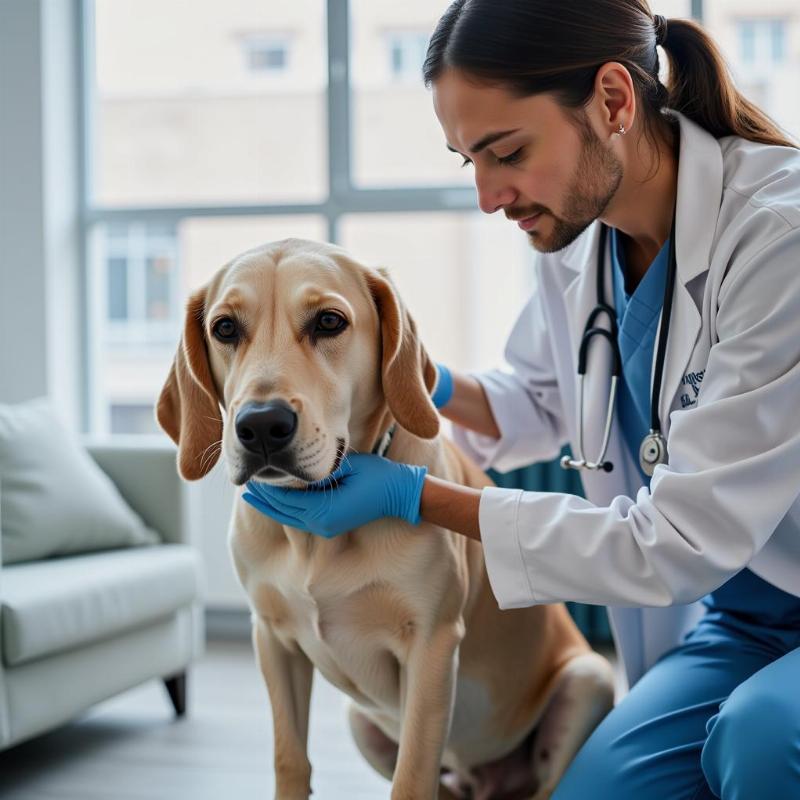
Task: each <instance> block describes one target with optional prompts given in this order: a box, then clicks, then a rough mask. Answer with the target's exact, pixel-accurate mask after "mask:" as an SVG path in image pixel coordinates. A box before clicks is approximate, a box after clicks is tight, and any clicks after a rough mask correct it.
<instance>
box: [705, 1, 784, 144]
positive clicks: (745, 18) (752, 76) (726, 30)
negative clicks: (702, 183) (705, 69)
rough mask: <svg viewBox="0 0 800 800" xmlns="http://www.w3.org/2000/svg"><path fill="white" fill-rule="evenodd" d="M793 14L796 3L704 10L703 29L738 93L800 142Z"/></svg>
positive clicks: (712, 5)
mask: <svg viewBox="0 0 800 800" xmlns="http://www.w3.org/2000/svg"><path fill="white" fill-rule="evenodd" d="M796 9H797V3H796V2H795V0H775V2H771V3H768V4H766V5H765V4H764V3H763V2H761V0H730V2H728V0H726V2H722V0H706V2H705V3H704V4H703V10H704V16H703V24H704V26H705V27H706V29H707V30H708V32H709V33H710V34H711V35H712V36H713V37H714V39H715V41H716V42H717V43H718V44H719V46H720V48H721V49H722V53H723V55H724V57H725V60H726V61H727V63H728V66H729V67H730V69H731V72H732V73H733V77H734V80H735V82H736V86H737V88H738V89H739V91H741V92H742V93H743V94H744V95H745V97H747V98H748V100H751V101H752V102H754V103H755V104H756V105H758V106H759V108H761V109H762V110H763V111H765V112H766V113H767V114H768V115H769V116H770V117H772V119H773V120H775V122H777V123H778V125H779V126H780V127H781V128H783V130H784V131H786V133H788V135H789V136H790V137H793V138H794V139H795V140H797V139H798V137H800V105H799V104H798V103H797V86H798V82H800V59H798V57H797V54H798V52H800V51H798V50H797V45H796V44H792V36H791V35H790V30H791V29H790V28H789V27H788V26H789V24H790V20H791V19H792V18H793V17H795V16H796V13H797V11H796ZM792 48H794V49H793V50H792Z"/></svg>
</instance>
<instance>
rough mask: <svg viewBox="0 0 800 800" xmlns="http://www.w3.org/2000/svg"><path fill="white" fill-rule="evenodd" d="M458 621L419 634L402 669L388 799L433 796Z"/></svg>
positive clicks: (449, 710) (448, 713) (446, 725)
mask: <svg viewBox="0 0 800 800" xmlns="http://www.w3.org/2000/svg"><path fill="white" fill-rule="evenodd" d="M463 636H464V626H463V623H461V622H457V623H451V624H448V625H442V626H440V627H438V628H436V629H435V630H434V631H433V633H432V634H431V635H428V636H423V635H421V634H418V636H417V638H416V640H415V641H414V643H413V644H412V647H411V651H410V653H409V658H408V661H407V662H406V664H405V667H404V668H403V669H402V671H401V697H402V702H403V722H402V731H401V734H400V748H399V751H398V754H397V766H396V767H395V771H394V780H393V782H392V795H391V797H392V800H435V798H436V797H437V796H438V792H439V773H440V765H441V760H442V751H443V750H444V745H445V742H446V740H447V736H448V733H449V731H450V722H451V720H452V716H453V702H454V699H455V698H454V694H455V678H456V671H457V669H458V646H459V644H460V642H461V639H462V638H463Z"/></svg>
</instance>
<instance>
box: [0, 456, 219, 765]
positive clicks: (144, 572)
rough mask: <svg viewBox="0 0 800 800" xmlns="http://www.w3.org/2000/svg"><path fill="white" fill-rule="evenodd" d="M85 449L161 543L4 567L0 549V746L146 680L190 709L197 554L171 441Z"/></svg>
mask: <svg viewBox="0 0 800 800" xmlns="http://www.w3.org/2000/svg"><path fill="white" fill-rule="evenodd" d="M87 449H88V450H89V452H90V454H91V455H92V457H93V458H94V460H95V461H96V462H97V464H98V465H99V466H100V467H101V468H102V470H103V471H104V472H105V473H106V474H107V475H108V476H109V477H110V478H111V479H112V481H113V482H114V484H115V485H116V487H117V488H118V490H119V492H120V493H121V494H122V496H123V497H124V499H125V500H126V501H127V502H128V504H129V505H130V506H131V507H132V508H133V510H134V511H136V512H137V513H138V514H139V516H141V517H142V519H143V520H144V522H145V523H146V524H147V525H148V526H149V527H150V528H152V529H154V530H155V531H157V532H158V533H159V535H160V536H161V537H162V540H163V541H162V542H161V543H159V544H156V545H148V546H141V547H124V548H119V549H115V550H105V551H99V552H91V553H86V554H77V555H70V556H66V557H57V558H46V559H43V560H40V561H32V562H25V563H15V564H11V565H6V566H3V565H2V553H1V552H0V750H2V749H5V748H8V747H10V746H12V745H14V744H17V743H19V742H22V741H24V740H26V739H29V738H31V737H33V736H36V735H37V734H40V733H42V732H44V731H47V730H49V729H51V728H53V727H55V726H58V725H60V724H62V723H64V722H66V721H68V720H70V719H71V718H73V717H75V716H76V715H78V714H79V713H81V712H82V711H84V710H85V709H87V708H88V707H89V706H91V705H92V704H94V703H97V702H99V701H101V700H105V699H106V698H109V697H111V696H113V695H115V694H117V693H118V692H121V691H124V690H125V689H129V688H131V687H133V686H136V685H138V684H140V683H143V682H144V681H147V680H150V679H152V678H159V679H162V680H163V681H164V682H165V684H166V686H167V689H168V691H169V694H170V697H171V699H172V702H173V705H174V707H175V711H176V714H177V715H182V714H183V713H185V710H186V701H185V698H186V672H187V668H188V667H189V665H190V664H191V663H192V661H193V659H195V658H196V657H197V656H198V655H199V654H200V652H201V650H202V642H203V617H202V608H201V604H200V596H201V564H200V558H199V555H198V553H197V552H196V551H195V550H194V549H193V548H192V547H191V546H190V545H189V544H188V542H187V536H186V515H185V512H184V508H183V505H184V500H183V499H182V498H183V497H184V491H183V490H182V486H181V481H180V478H179V477H178V475H177V471H176V468H175V450H174V448H173V447H171V446H169V445H167V444H164V445H163V446H162V445H147V446H144V447H142V446H141V445H138V444H127V445H117V444H114V445H101V444H94V445H89V446H88V447H87ZM1 511H2V509H0V512H1Z"/></svg>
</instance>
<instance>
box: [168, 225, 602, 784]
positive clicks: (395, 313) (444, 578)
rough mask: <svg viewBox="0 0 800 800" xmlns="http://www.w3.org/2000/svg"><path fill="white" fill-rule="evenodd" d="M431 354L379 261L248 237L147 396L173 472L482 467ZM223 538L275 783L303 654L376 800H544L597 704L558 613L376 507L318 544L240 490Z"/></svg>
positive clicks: (235, 475)
mask: <svg viewBox="0 0 800 800" xmlns="http://www.w3.org/2000/svg"><path fill="white" fill-rule="evenodd" d="M435 374H436V373H435V368H434V366H433V365H432V363H431V362H430V360H429V359H428V356H427V355H426V353H425V350H424V349H423V347H422V344H421V343H420V341H419V339H418V337H417V334H416V328H415V325H414V323H413V321H412V319H411V317H410V316H409V315H408V313H407V311H406V309H405V308H404V306H403V304H402V303H401V301H400V299H399V297H398V295H397V293H396V292H395V290H394V288H393V286H392V284H391V282H390V280H389V279H388V276H387V274H386V273H385V272H384V271H383V270H374V269H370V268H368V267H366V266H363V265H362V264H359V263H358V262H357V261H355V260H354V259H353V258H351V257H349V256H348V255H347V254H346V253H345V251H343V250H342V249H340V248H338V247H334V246H332V245H328V244H319V243H315V242H310V241H304V240H299V239H287V240H285V241H281V242H276V243H273V244H268V245H265V246H263V247H259V248H256V249H254V250H250V251H249V252H246V253H244V254H243V255H241V256H239V257H238V258H235V259H234V260H233V261H231V262H230V263H229V264H227V265H226V266H225V267H223V268H222V269H221V270H220V271H219V272H218V273H217V274H216V275H215V276H214V277H213V278H212V279H211V281H210V282H209V283H208V284H207V285H206V286H204V287H203V288H201V289H200V290H198V291H197V292H195V293H194V294H193V295H192V296H191V297H190V299H189V301H188V307H187V311H186V322H185V327H184V331H183V340H182V342H181V344H180V347H179V349H178V352H177V355H176V357H175V362H174V364H173V366H172V369H171V371H170V374H169V377H168V378H167V381H166V384H165V386H164V388H163V390H162V393H161V396H160V398H159V400H158V406H157V415H158V420H159V422H160V424H161V425H162V427H163V428H164V430H166V432H167V433H168V434H169V435H170V436H171V437H172V439H173V440H174V441H175V442H176V443H177V444H178V467H179V470H180V473H181V475H182V476H183V477H184V478H186V479H188V480H194V479H197V478H201V477H202V476H203V475H205V474H206V473H207V472H208V471H209V470H210V469H211V467H212V466H213V465H214V464H215V462H216V461H217V459H218V457H219V456H220V454H224V460H225V463H226V465H227V469H228V473H229V476H230V479H231V481H232V482H233V483H234V484H235V485H237V486H242V485H243V484H244V483H245V482H246V481H248V480H255V481H265V482H268V483H272V484H276V485H281V486H287V487H305V486H307V485H308V484H309V483H310V482H314V481H319V480H321V479H323V478H325V477H326V476H328V475H329V474H330V473H331V472H333V471H334V470H335V469H336V468H337V467H338V465H339V463H340V461H341V459H342V457H343V456H344V454H345V453H347V452H348V451H349V450H352V451H357V452H366V453H369V452H372V451H376V450H377V449H378V448H379V447H380V444H381V443H382V442H383V443H384V447H385V443H386V441H388V437H387V434H389V433H390V432H391V431H393V432H394V435H393V436H391V441H390V443H389V445H388V449H386V450H385V453H384V454H385V456H386V457H387V458H390V459H393V460H396V461H401V462H409V463H414V464H422V465H425V466H427V467H428V470H429V472H430V474H431V475H436V476H439V477H441V478H445V479H447V480H450V481H456V482H458V483H461V484H464V485H468V486H473V487H483V486H486V485H489V484H490V481H489V479H488V478H487V477H486V475H484V474H483V472H481V471H480V470H479V469H478V468H477V467H476V466H474V465H473V464H472V463H470V462H469V461H468V460H467V459H466V458H465V457H464V456H463V455H462V454H461V452H460V451H458V450H457V449H456V447H455V445H454V444H453V443H452V442H450V441H449V440H447V439H445V438H444V437H443V436H440V435H439V419H438V416H437V413H436V410H435V409H434V407H433V405H432V403H431V400H430V391H431V389H432V387H433V383H434V381H435ZM230 547H231V551H232V554H233V560H234V563H235V566H236V570H237V572H238V575H239V578H240V580H241V582H242V585H243V586H244V588H245V590H246V591H247V594H248V596H249V599H250V604H251V606H252V610H253V639H254V647H255V650H256V653H257V658H258V662H259V666H260V668H261V671H262V672H263V675H264V679H265V681H266V684H267V689H268V692H269V697H270V701H271V704H272V714H273V719H274V730H275V773H276V785H277V789H276V797H277V798H279V800H299V799H300V798H308V796H309V793H310V791H311V788H310V786H311V764H310V762H309V759H308V755H307V748H306V742H307V738H308V720H309V698H310V694H311V680H312V673H313V671H314V668H315V667H316V668H317V669H318V670H319V671H320V672H321V673H322V674H323V675H324V676H325V677H326V678H327V679H328V680H329V681H330V682H331V683H333V684H335V685H336V686H338V687H339V688H340V689H341V690H342V691H343V692H345V693H346V694H347V695H349V697H350V699H351V703H350V706H349V724H350V728H351V731H352V734H353V737H354V738H355V741H356V744H357V746H358V747H359V749H360V750H361V752H362V753H363V755H364V757H365V758H366V760H367V761H368V762H369V763H370V764H371V765H372V766H373V767H374V768H375V769H376V770H377V771H378V772H380V773H381V774H382V775H384V776H385V777H386V778H388V779H390V780H391V781H392V793H391V797H392V798H393V800H401V799H402V800H428V799H429V798H436V797H449V798H452V797H470V798H473V800H488V798H492V800H511V799H512V798H514V799H517V798H536V800H544V798H547V797H549V796H550V793H551V792H552V791H553V789H554V787H555V785H556V783H557V782H558V780H559V777H560V776H561V775H562V773H563V772H564V770H565V768H566V766H567V765H568V763H569V762H570V760H571V759H572V757H573V756H574V754H575V752H576V751H577V749H578V748H579V746H580V745H581V744H582V742H583V741H584V740H585V739H586V737H587V736H588V735H589V733H590V732H591V731H592V729H593V728H594V727H595V726H596V725H597V723H598V722H599V721H600V720H601V719H602V718H603V716H604V715H605V714H606V713H607V712H608V710H609V709H610V708H611V705H612V698H613V676H612V672H611V669H610V667H609V665H608V663H607V662H606V661H605V660H604V659H603V658H601V657H600V656H599V655H597V654H596V653H594V652H592V651H591V649H590V648H589V646H588V645H587V643H586V641H585V640H584V638H583V637H582V636H581V634H580V633H579V631H578V630H577V628H576V627H575V625H574V624H573V623H572V621H571V619H570V617H569V616H568V614H567V611H566V609H565V608H564V606H563V605H550V606H535V607H532V608H523V609H517V610H512V611H503V612H501V611H500V610H499V609H498V607H497V603H496V601H495V599H494V597H493V595H492V592H491V589H490V587H489V582H488V579H487V575H486V570H485V567H484V563H483V556H482V551H481V547H480V544H479V543H478V542H476V541H474V540H471V539H468V538H466V537H464V536H460V535H457V534H454V533H452V532H450V531H447V530H444V529H441V528H437V527H434V526H432V525H429V524H425V523H422V524H421V525H419V526H418V527H412V526H410V525H408V524H406V523H404V522H401V521H400V520H398V519H383V520H380V521H377V522H374V523H372V524H370V525H367V526H364V527H363V528H360V529H357V530H353V531H351V532H349V533H345V534H342V535H341V536H339V537H337V538H334V539H331V540H326V539H323V538H318V537H316V536H314V535H312V534H308V533H304V532H302V531H299V530H296V529H293V528H289V527H283V526H282V525H280V524H279V523H277V522H275V521H273V520H272V519H270V518H268V517H266V516H264V515H262V514H261V513H259V512H258V511H256V510H254V509H253V508H251V507H250V506H249V505H248V504H246V503H244V502H237V503H236V507H235V510H234V513H233V518H232V520H231V527H230Z"/></svg>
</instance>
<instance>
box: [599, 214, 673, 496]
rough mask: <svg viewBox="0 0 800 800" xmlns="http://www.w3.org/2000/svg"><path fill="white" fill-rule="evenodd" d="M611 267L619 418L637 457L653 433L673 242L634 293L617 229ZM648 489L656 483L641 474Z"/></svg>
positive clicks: (665, 244)
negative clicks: (655, 373)
mask: <svg viewBox="0 0 800 800" xmlns="http://www.w3.org/2000/svg"><path fill="white" fill-rule="evenodd" d="M610 239H611V264H612V274H613V277H614V308H615V309H616V312H617V328H618V330H619V335H618V342H619V352H620V356H621V358H622V379H621V381H620V385H619V390H618V400H617V418H618V419H619V422H620V425H621V426H622V434H623V436H624V437H625V441H626V443H627V444H628V447H629V448H630V450H631V452H632V453H633V456H634V459H635V460H636V463H637V465H638V463H639V447H640V445H641V443H642V439H644V437H645V436H647V433H648V431H649V430H650V399H651V374H652V366H653V350H654V347H655V340H656V333H657V332H658V323H659V316H660V313H661V307H662V305H663V302H664V286H665V284H666V281H667V267H668V264H669V241H670V240H669V239H667V241H666V242H665V243H664V246H663V247H662V248H661V250H659V251H658V255H657V256H656V257H655V260H654V261H653V263H652V264H651V265H650V266H649V268H648V269H647V272H646V273H645V274H644V277H643V278H642V279H641V281H640V282H639V285H638V286H637V287H636V289H635V290H634V292H633V293H632V294H629V293H628V292H627V290H626V287H625V253H624V251H623V249H622V246H621V242H620V234H619V232H618V231H617V230H616V229H614V228H612V229H611V236H610ZM639 474H640V476H641V478H642V485H644V486H649V485H650V479H649V477H648V476H647V475H645V473H644V472H642V470H641V469H640V470H639Z"/></svg>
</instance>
